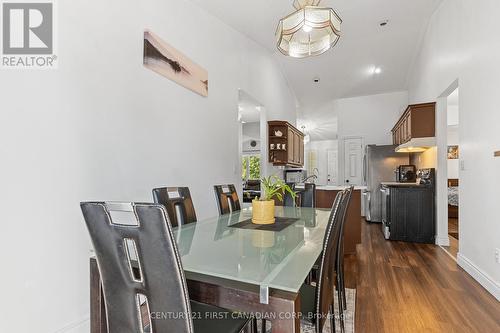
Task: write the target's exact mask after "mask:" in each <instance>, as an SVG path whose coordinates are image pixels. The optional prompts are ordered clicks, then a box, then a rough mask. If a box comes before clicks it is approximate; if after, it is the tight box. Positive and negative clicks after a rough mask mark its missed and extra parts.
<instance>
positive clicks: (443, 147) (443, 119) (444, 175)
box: [436, 79, 460, 253]
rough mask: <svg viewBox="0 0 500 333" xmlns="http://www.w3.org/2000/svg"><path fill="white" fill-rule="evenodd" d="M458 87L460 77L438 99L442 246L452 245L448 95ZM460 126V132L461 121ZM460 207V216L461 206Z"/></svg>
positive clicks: (439, 239) (438, 222)
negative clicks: (448, 154) (449, 227)
mask: <svg viewBox="0 0 500 333" xmlns="http://www.w3.org/2000/svg"><path fill="white" fill-rule="evenodd" d="M457 88H459V81H458V79H456V80H455V81H453V82H452V83H451V84H450V85H449V86H448V88H446V89H445V90H444V91H443V93H442V94H441V95H439V97H438V99H437V101H436V145H437V161H436V245H441V246H450V239H449V238H448V156H447V152H448V96H450V95H451V94H452V93H453V92H454V91H455V90H456V89H457ZM459 107H460V101H459ZM458 127H459V132H460V122H459V123H458ZM459 175H460V170H459ZM459 178H460V176H459ZM458 209H459V216H460V206H459V208H458ZM459 233H460V229H459ZM459 237H460V236H459ZM458 247H459V250H458V253H460V242H459V243H458Z"/></svg>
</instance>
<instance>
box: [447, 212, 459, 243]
mask: <svg viewBox="0 0 500 333" xmlns="http://www.w3.org/2000/svg"><path fill="white" fill-rule="evenodd" d="M448 234H449V235H450V236H452V237H455V238H456V239H458V219H456V218H452V217H450V218H448Z"/></svg>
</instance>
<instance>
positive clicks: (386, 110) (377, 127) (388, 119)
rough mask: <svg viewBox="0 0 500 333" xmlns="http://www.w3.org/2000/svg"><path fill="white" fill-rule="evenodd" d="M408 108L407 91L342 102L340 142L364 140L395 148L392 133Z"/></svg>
mask: <svg viewBox="0 0 500 333" xmlns="http://www.w3.org/2000/svg"><path fill="white" fill-rule="evenodd" d="M407 106H408V93H407V92H406V91H402V92H395V93H387V94H379V95H371V96H361V97H353V98H344V99H339V100H337V101H336V103H335V110H336V111H337V113H338V124H339V125H338V126H339V138H344V137H349V136H362V137H363V138H364V142H365V144H392V134H391V129H392V128H393V127H394V125H395V124H396V121H397V120H398V119H399V117H400V116H401V114H402V113H403V112H404V110H405V109H406V107H407Z"/></svg>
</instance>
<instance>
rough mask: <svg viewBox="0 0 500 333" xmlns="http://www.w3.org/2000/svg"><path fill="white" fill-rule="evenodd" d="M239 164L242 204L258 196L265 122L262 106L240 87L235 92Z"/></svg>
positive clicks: (262, 163) (262, 170) (262, 162)
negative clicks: (237, 91)
mask: <svg viewBox="0 0 500 333" xmlns="http://www.w3.org/2000/svg"><path fill="white" fill-rule="evenodd" d="M238 122H239V125H240V126H239V129H240V130H239V149H238V153H239V156H238V158H239V163H240V164H239V165H240V171H241V184H242V193H241V198H242V199H243V206H249V205H250V204H251V202H252V200H253V199H254V198H256V197H260V179H262V177H263V176H265V175H266V174H267V172H266V170H265V158H264V157H265V156H266V155H267V152H266V146H267V145H266V144H265V142H266V124H267V117H266V111H265V108H264V106H263V105H262V104H261V103H259V102H258V101H257V100H256V99H254V98H253V97H252V96H250V95H249V94H248V93H246V92H245V91H243V90H239V93H238Z"/></svg>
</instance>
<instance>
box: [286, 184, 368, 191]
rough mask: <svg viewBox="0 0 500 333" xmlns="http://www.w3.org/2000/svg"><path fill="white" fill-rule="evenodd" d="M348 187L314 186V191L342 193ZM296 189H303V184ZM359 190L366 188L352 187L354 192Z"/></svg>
mask: <svg viewBox="0 0 500 333" xmlns="http://www.w3.org/2000/svg"><path fill="white" fill-rule="evenodd" d="M348 187H349V186H344V185H318V184H316V190H323V191H343V190H345V189H347V188H348ZM295 188H297V189H302V188H304V185H303V184H300V185H297V186H295ZM359 190H366V186H354V191H359Z"/></svg>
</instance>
